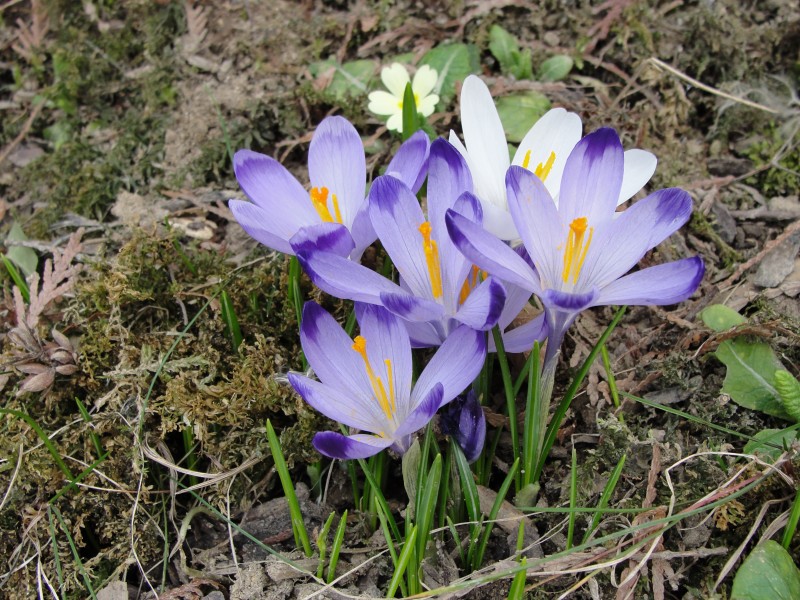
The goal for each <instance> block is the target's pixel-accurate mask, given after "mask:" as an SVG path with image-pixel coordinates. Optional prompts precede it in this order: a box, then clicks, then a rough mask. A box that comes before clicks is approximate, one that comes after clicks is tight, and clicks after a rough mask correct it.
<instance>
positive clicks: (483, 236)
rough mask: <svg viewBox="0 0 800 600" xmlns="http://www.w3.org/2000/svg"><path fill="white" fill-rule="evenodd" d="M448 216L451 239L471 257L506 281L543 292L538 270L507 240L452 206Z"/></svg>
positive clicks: (532, 290)
mask: <svg viewBox="0 0 800 600" xmlns="http://www.w3.org/2000/svg"><path fill="white" fill-rule="evenodd" d="M445 219H446V222H447V231H448V233H449V234H450V239H451V240H453V243H454V244H455V245H456V247H457V248H458V249H459V250H460V251H461V253H462V254H463V255H464V256H466V257H467V259H468V260H470V261H472V262H473V263H474V264H476V265H478V266H479V267H480V268H481V269H483V270H484V271H487V272H488V273H490V274H492V275H495V276H496V277H499V278H500V279H502V280H504V281H508V282H509V283H512V284H514V285H518V286H520V287H522V288H524V289H526V290H530V291H531V292H533V293H534V294H538V293H539V292H540V287H539V281H538V277H537V276H536V273H535V272H534V271H533V269H531V268H530V266H529V265H528V263H526V262H525V260H524V259H522V258H521V257H520V256H519V255H518V254H517V253H516V252H514V251H513V250H512V249H511V248H509V247H508V246H507V245H506V244H504V243H503V242H501V241H500V240H498V239H497V238H496V237H494V236H493V235H491V234H490V233H488V232H486V231H484V229H483V228H482V227H481V226H480V225H477V224H475V223H473V222H472V221H470V220H469V219H466V218H464V217H463V216H461V215H459V214H458V213H456V212H455V211H453V210H448V211H447V215H446V217H445Z"/></svg>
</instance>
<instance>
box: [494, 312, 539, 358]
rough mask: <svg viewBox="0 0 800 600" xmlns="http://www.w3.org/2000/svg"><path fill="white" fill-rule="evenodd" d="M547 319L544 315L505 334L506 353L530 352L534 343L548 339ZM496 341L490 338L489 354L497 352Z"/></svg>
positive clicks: (504, 345) (504, 346)
mask: <svg viewBox="0 0 800 600" xmlns="http://www.w3.org/2000/svg"><path fill="white" fill-rule="evenodd" d="M547 332H548V328H547V319H546V318H545V315H544V313H542V314H540V315H539V316H538V317H536V318H535V319H533V320H531V321H528V322H527V323H525V324H524V325H520V326H519V327H515V328H514V329H512V330H511V331H507V332H506V333H504V334H503V348H504V349H505V351H506V352H511V353H517V352H528V351H529V350H530V349H531V348H533V344H534V342H541V341H543V340H544V339H545V338H546V337H547ZM496 350H497V349H496V348H495V346H494V340H493V339H492V338H489V352H496Z"/></svg>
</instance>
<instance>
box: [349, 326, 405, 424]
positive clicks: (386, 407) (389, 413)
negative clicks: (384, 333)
mask: <svg viewBox="0 0 800 600" xmlns="http://www.w3.org/2000/svg"><path fill="white" fill-rule="evenodd" d="M352 348H353V350H355V351H356V352H358V353H359V354H360V355H361V358H362V359H364V368H365V369H366V371H367V377H369V383H370V385H371V386H372V393H373V394H374V395H375V399H376V400H377V401H378V404H379V405H380V407H381V410H382V411H383V414H384V415H386V418H387V419H388V420H389V421H391V420H392V419H393V418H394V412H395V409H396V406H395V399H394V382H393V381H392V364H391V361H390V360H389V359H386V360H385V361H384V362H385V364H386V367H387V373H388V377H387V379H388V380H389V389H390V390H391V401H390V399H389V396H387V394H386V388H385V387H384V385H383V381H382V380H381V378H380V377H378V376H377V375H375V371H373V370H372V365H370V364H369V357H368V356H367V340H366V339H364V338H363V337H361V336H360V335H357V336H356V337H355V339H354V340H353V346H352Z"/></svg>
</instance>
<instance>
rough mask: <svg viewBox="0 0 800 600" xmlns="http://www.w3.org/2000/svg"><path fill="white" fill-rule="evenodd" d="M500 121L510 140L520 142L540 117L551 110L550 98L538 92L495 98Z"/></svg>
mask: <svg viewBox="0 0 800 600" xmlns="http://www.w3.org/2000/svg"><path fill="white" fill-rule="evenodd" d="M495 104H496V105H497V112H498V114H499V115H500V121H502V123H503V129H505V131H506V137H507V138H508V141H510V142H516V143H519V142H521V141H522V138H524V137H525V134H526V133H528V130H529V129H530V128H531V127H533V124H534V123H536V121H538V120H539V118H540V117H541V116H542V115H543V114H544V113H546V112H547V111H548V110H550V100H548V99H547V98H546V97H545V96H543V95H542V94H540V93H538V92H523V93H520V94H512V95H510V96H502V97H500V98H497V100H495Z"/></svg>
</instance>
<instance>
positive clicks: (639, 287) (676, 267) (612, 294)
mask: <svg viewBox="0 0 800 600" xmlns="http://www.w3.org/2000/svg"><path fill="white" fill-rule="evenodd" d="M704 273H705V265H704V264H703V260H702V259H701V258H699V257H696V256H695V257H693V258H684V259H683V260H678V261H675V262H670V263H666V264H663V265H656V266H655V267H649V268H647V269H643V270H641V271H637V272H636V273H631V274H630V275H626V276H625V277H622V278H621V279H617V280H616V281H615V282H613V283H611V284H610V285H607V286H606V287H605V288H603V289H602V290H601V292H600V297H599V298H598V299H597V301H596V302H595V304H596V305H603V304H616V305H619V304H634V305H635V304H645V305H662V304H675V303H677V302H682V301H683V300H686V299H687V298H688V297H689V296H691V295H692V294H693V293H694V292H695V290H697V288H698V286H699V285H700V282H701V281H702V279H703V274H704Z"/></svg>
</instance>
